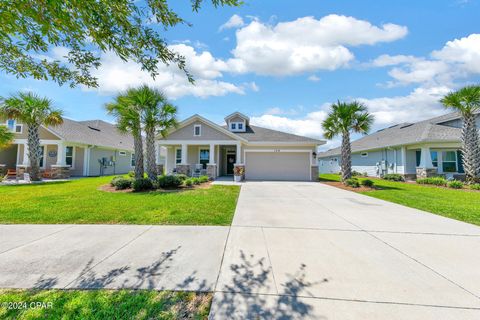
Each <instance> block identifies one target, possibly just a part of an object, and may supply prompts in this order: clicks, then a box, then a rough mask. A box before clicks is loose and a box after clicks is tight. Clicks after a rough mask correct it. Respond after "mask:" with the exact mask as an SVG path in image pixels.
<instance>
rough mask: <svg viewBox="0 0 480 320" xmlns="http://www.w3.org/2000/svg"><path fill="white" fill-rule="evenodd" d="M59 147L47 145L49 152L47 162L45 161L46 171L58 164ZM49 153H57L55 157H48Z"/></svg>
mask: <svg viewBox="0 0 480 320" xmlns="http://www.w3.org/2000/svg"><path fill="white" fill-rule="evenodd" d="M57 149H58V148H57V146H56V145H53V144H50V145H47V152H46V154H45V155H46V161H45V165H46V167H45V168H46V169H50V168H51V167H52V164H56V163H57V156H56V154H57V153H58V151H57ZM49 152H55V156H54V157H50V156H49V155H48V153H49Z"/></svg>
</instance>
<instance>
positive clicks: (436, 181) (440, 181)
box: [417, 177, 447, 187]
mask: <svg viewBox="0 0 480 320" xmlns="http://www.w3.org/2000/svg"><path fill="white" fill-rule="evenodd" d="M417 183H419V184H432V185H434V186H444V187H445V186H446V185H447V180H446V179H445V178H442V177H431V178H422V179H417Z"/></svg>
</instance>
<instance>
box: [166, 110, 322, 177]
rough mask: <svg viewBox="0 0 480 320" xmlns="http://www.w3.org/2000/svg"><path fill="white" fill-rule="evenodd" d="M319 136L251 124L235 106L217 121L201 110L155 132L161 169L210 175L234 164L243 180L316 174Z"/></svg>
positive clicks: (231, 172) (224, 172)
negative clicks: (165, 130)
mask: <svg viewBox="0 0 480 320" xmlns="http://www.w3.org/2000/svg"><path fill="white" fill-rule="evenodd" d="M324 143H325V142H324V141H321V140H316V139H312V138H308V137H302V136H298V135H294V134H290V133H286V132H281V131H276V130H271V129H267V128H262V127H258V126H254V125H251V124H250V119H249V117H248V116H246V115H244V114H241V113H240V112H235V113H232V114H230V115H228V116H227V117H225V123H224V124H216V123H214V122H212V121H210V120H208V119H206V118H204V117H202V116H200V115H193V116H191V117H189V118H188V119H185V120H184V121H182V122H181V123H180V124H179V126H178V127H177V128H175V129H173V130H171V131H170V132H169V133H168V135H167V136H166V137H158V140H157V150H163V152H164V153H163V154H164V155H165V159H164V162H163V163H161V164H160V165H161V166H162V167H163V168H164V171H165V172H166V173H182V174H187V175H194V174H195V172H202V173H203V174H207V175H209V176H210V177H211V178H213V179H215V178H217V177H219V176H227V177H228V176H230V177H232V180H233V175H234V171H235V168H236V167H239V168H241V169H240V170H242V171H244V175H243V176H244V178H245V179H247V180H304V181H309V180H316V179H317V178H318V166H317V161H316V151H317V147H318V146H319V145H321V144H324Z"/></svg>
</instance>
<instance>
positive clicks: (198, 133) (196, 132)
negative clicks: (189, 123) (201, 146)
mask: <svg viewBox="0 0 480 320" xmlns="http://www.w3.org/2000/svg"><path fill="white" fill-rule="evenodd" d="M193 135H194V136H195V137H199V136H201V135H202V126H201V125H199V124H196V125H195V126H193Z"/></svg>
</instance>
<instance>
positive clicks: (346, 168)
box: [341, 131, 352, 182]
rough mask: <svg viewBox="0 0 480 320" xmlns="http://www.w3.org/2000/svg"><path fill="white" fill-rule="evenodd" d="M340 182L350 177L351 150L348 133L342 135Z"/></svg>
mask: <svg viewBox="0 0 480 320" xmlns="http://www.w3.org/2000/svg"><path fill="white" fill-rule="evenodd" d="M341 168H342V182H345V180H347V179H350V178H351V177H352V150H351V148H350V133H349V132H348V131H347V132H344V133H343V135H342V166H341Z"/></svg>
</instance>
